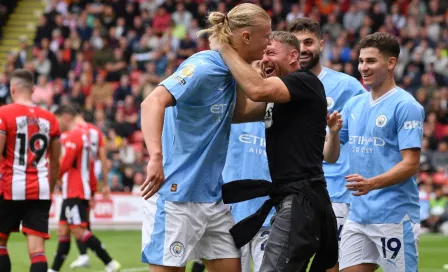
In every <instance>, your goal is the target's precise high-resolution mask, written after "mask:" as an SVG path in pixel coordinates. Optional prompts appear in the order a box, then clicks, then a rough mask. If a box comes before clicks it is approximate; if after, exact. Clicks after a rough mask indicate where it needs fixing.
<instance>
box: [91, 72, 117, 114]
mask: <svg viewBox="0 0 448 272" xmlns="http://www.w3.org/2000/svg"><path fill="white" fill-rule="evenodd" d="M113 91H114V90H113V88H112V85H111V84H110V83H108V82H106V81H105V76H104V74H103V73H99V74H98V75H97V76H96V82H95V84H93V86H92V91H91V92H90V95H89V96H88V99H89V100H90V101H91V103H92V104H93V105H96V106H98V105H101V106H105V105H106V104H109V103H111V102H112V103H113Z"/></svg>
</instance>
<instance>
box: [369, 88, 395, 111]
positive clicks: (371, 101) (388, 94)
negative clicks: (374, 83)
mask: <svg viewBox="0 0 448 272" xmlns="http://www.w3.org/2000/svg"><path fill="white" fill-rule="evenodd" d="M397 91H398V89H397V87H394V88H393V89H391V90H389V91H388V92H387V93H385V94H383V95H382V96H380V97H378V98H377V99H376V100H373V98H372V93H370V106H372V107H373V106H375V105H378V104H379V103H381V102H382V101H384V100H386V99H387V98H388V97H390V96H392V95H393V94H394V93H396V92H397Z"/></svg>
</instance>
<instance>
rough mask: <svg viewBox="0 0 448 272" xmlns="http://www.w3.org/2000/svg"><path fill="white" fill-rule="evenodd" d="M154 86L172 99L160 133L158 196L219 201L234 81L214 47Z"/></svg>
mask: <svg viewBox="0 0 448 272" xmlns="http://www.w3.org/2000/svg"><path fill="white" fill-rule="evenodd" d="M160 85H163V86H165V87H166V88H167V89H168V91H169V92H170V93H171V94H172V95H173V97H174V98H175V99H176V105H175V106H173V107H169V108H167V109H166V111H165V119H164V126H163V133H162V149H163V168H164V172H165V178H166V181H165V183H164V184H163V185H162V187H161V189H160V190H159V194H160V197H161V198H162V199H163V200H168V201H176V202H204V203H213V202H217V201H220V200H221V199H222V194H221V186H222V184H223V180H222V170H223V168H224V164H225V159H226V153H227V146H228V141H229V134H230V126H231V121H232V114H233V109H234V106H235V97H236V83H235V81H234V79H233V77H232V75H231V74H230V71H229V69H228V68H227V66H226V65H225V64H224V61H223V60H222V58H221V56H220V54H219V53H218V52H215V51H202V52H199V53H196V54H194V55H193V56H191V57H190V58H188V59H187V60H185V61H184V62H183V63H182V64H181V65H180V67H179V68H178V70H177V71H176V72H175V73H174V74H173V75H172V76H170V77H169V78H167V79H165V80H164V81H163V82H161V83H160Z"/></svg>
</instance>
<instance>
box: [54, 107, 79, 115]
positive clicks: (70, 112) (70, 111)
mask: <svg viewBox="0 0 448 272" xmlns="http://www.w3.org/2000/svg"><path fill="white" fill-rule="evenodd" d="M54 114H55V115H56V116H61V115H62V114H68V115H71V116H73V117H74V116H76V114H77V113H76V109H75V107H73V106H72V105H61V106H59V108H58V109H57V110H56V111H55V112H54Z"/></svg>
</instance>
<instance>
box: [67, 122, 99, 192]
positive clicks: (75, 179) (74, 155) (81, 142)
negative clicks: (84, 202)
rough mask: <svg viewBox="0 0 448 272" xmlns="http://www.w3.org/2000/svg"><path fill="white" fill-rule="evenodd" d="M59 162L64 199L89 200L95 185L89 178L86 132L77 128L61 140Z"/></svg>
mask: <svg viewBox="0 0 448 272" xmlns="http://www.w3.org/2000/svg"><path fill="white" fill-rule="evenodd" d="M62 146H63V156H62V160H61V173H60V176H61V177H63V178H62V195H63V198H64V199H67V198H80V199H90V197H91V195H92V192H94V191H95V190H96V184H94V182H92V180H91V178H90V168H91V166H92V163H91V162H92V159H91V156H90V142H89V136H88V132H87V131H86V130H85V129H80V128H77V129H75V130H73V131H71V132H68V133H67V134H65V135H64V137H63V139H62Z"/></svg>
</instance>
